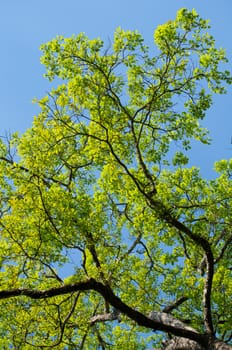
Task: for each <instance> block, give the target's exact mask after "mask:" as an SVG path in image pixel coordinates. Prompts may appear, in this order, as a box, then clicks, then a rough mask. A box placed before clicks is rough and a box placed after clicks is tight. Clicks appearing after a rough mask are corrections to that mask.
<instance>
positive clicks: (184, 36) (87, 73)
mask: <svg viewBox="0 0 232 350" xmlns="http://www.w3.org/2000/svg"><path fill="white" fill-rule="evenodd" d="M209 28H210V27H209V23H208V21H206V20H204V19H202V18H201V17H200V16H199V15H198V14H197V13H196V11H195V10H192V11H189V10H187V9H181V10H179V11H178V12H177V16H176V18H175V20H172V21H168V22H167V23H165V24H163V25H160V26H158V27H157V29H156V30H155V32H154V47H147V46H146V45H145V43H144V40H143V38H142V36H141V35H140V34H139V33H138V32H137V31H124V30H123V29H121V28H118V29H117V30H116V31H115V34H114V39H113V40H112V43H111V44H110V45H109V44H107V45H105V44H104V43H103V41H102V40H101V39H99V38H97V39H94V40H92V39H89V38H88V37H87V36H86V35H85V34H84V33H81V34H79V35H76V36H72V37H71V38H64V37H61V36H59V37H56V38H55V39H53V40H52V41H50V42H48V43H46V44H44V45H42V46H41V49H42V51H43V55H42V58H41V62H42V63H43V64H44V65H45V67H46V76H47V78H48V79H49V80H51V81H53V86H56V87H53V88H52V89H51V91H50V92H49V93H48V94H47V95H46V96H45V97H44V98H42V99H40V100H38V101H37V102H38V103H39V105H40V108H41V111H40V113H39V114H38V115H37V116H36V117H35V118H34V121H33V124H32V126H31V127H30V128H29V129H28V130H27V131H26V132H25V133H24V134H23V135H19V134H17V133H15V134H13V135H11V137H10V138H7V139H2V141H1V144H0V200H1V208H0V227H1V239H0V244H1V256H0V262H1V265H0V266H1V269H0V281H1V287H0V303H1V314H0V347H1V349H25V350H26V349H33V348H35V349H46V348H55V349H63V350H65V349H67V350H68V349H69V350H71V349H90V350H91V349H93V350H95V349H136V350H137V349H151V348H153V349H158V348H161V347H163V348H165V349H186V348H188V349H191V348H192V349H214V348H215V349H231V348H232V347H231V345H230V344H231V341H232V333H231V324H232V315H231V310H232V298H231V295H232V279H231V270H232V264H231V242H232V230H231V227H232V217H231V204H232V185H231V176H232V159H231V160H221V161H218V162H217V163H216V164H215V170H216V172H217V174H218V175H217V177H215V178H214V179H211V180H207V179H204V178H202V176H201V173H200V170H199V169H198V168H197V167H189V166H188V150H189V149H190V147H191V141H192V140H198V141H199V142H202V143H203V144H208V143H209V142H210V138H209V135H208V131H207V130H206V129H204V128H203V126H202V120H203V118H204V117H205V114H206V112H207V110H208V109H209V108H210V107H211V105H212V102H213V99H212V97H213V94H223V93H225V92H226V85H227V84H231V83H232V79H231V76H230V73H229V72H228V71H227V70H224V68H223V67H224V64H225V63H227V58H226V55H225V51H224V50H223V49H218V48H216V46H215V41H214V38H213V37H212V36H211V35H210V34H209ZM162 344H163V345H162Z"/></svg>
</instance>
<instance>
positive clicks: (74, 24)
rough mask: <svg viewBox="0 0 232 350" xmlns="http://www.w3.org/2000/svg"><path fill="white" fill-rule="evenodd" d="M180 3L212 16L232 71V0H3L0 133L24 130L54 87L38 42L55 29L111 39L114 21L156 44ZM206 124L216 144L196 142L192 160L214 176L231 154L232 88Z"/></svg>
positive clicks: (219, 99) (0, 16)
mask: <svg viewBox="0 0 232 350" xmlns="http://www.w3.org/2000/svg"><path fill="white" fill-rule="evenodd" d="M181 7H187V8H190V9H191V8H195V9H196V10H197V11H198V12H199V13H200V15H201V16H202V17H204V18H207V19H210V21H211V26H212V32H211V33H212V34H213V35H214V36H215V38H216V42H217V44H218V46H220V47H224V48H226V49H227V54H228V57H229V59H230V65H229V67H228V68H229V69H230V70H231V71H232V40H231V33H232V19H231V13H232V1H231V0H220V1H218V0H210V1H206V0H205V1H202V0H143V1H142V0H117V1H110V0H82V1H79V0H65V1H63V0H39V1H38V0H37V1H36V0H2V1H1V4H0V32H1V54H0V76H1V84H0V122H1V123H0V135H3V134H4V132H5V131H11V132H13V131H20V132H23V131H24V130H25V129H26V128H28V127H30V125H31V122H32V119H33V116H34V115H35V114H36V113H38V108H37V107H36V105H33V104H32V103H31V101H32V99H33V98H34V97H42V96H43V95H45V94H46V92H47V91H49V90H50V87H51V86H50V84H49V82H48V81H47V80H46V79H44V78H43V73H44V69H43V66H42V65H41V64H40V61H39V59H40V51H39V46H40V45H41V44H42V43H44V42H47V41H49V40H50V39H52V38H53V37H55V36H56V35H64V36H70V35H72V34H77V33H79V32H85V33H86V34H87V35H88V36H90V37H91V38H92V37H98V36H101V37H102V38H103V39H105V40H108V39H109V38H112V36H113V32H114V30H115V28H116V27H118V26H121V27H122V28H123V29H138V30H139V31H140V32H141V33H142V34H143V36H144V38H145V41H146V43H147V44H149V45H152V44H153V31H154V29H155V27H156V26H157V25H158V24H161V23H163V22H166V21H167V20H169V19H172V18H174V17H175V14H176V11H177V10H178V9H179V8H181ZM214 101H215V103H214V106H213V108H211V110H210V111H209V112H208V116H207V119H206V122H205V124H206V126H207V127H208V128H209V129H210V131H211V136H212V138H213V142H212V145H211V146H209V147H207V146H201V145H196V146H194V149H193V151H192V153H191V164H193V165H197V166H201V168H202V172H203V174H204V175H206V176H212V167H213V162H214V160H218V159H221V158H230V157H231V155H232V149H231V150H229V149H228V148H229V147H230V146H231V148H232V145H230V138H231V136H232V115H231V110H232V89H230V91H229V94H228V95H226V96H219V97H216V98H215V99H214Z"/></svg>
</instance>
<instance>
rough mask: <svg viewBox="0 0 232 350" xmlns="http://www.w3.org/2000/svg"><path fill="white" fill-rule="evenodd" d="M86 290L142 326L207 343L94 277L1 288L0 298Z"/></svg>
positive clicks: (56, 294) (45, 297) (202, 335)
mask: <svg viewBox="0 0 232 350" xmlns="http://www.w3.org/2000/svg"><path fill="white" fill-rule="evenodd" d="M88 290H93V291H96V292H98V293H99V294H101V295H102V296H103V298H104V299H105V300H107V301H108V302H109V304H110V305H111V306H113V307H114V308H115V309H117V310H118V311H119V312H121V313H122V314H125V315H126V316H127V317H129V318H130V319H131V320H133V321H135V322H136V323H137V324H138V325H140V326H142V327H146V328H150V329H153V330H154V331H163V332H168V333H171V334H173V335H175V336H177V337H184V338H188V339H191V340H195V341H197V342H198V343H199V344H202V345H206V344H207V338H206V336H205V335H204V334H199V333H197V332H196V331H194V330H190V329H183V328H181V327H178V326H173V325H170V324H165V323H164V322H163V321H162V320H152V319H151V318H150V317H147V316H145V315H144V314H142V313H141V312H139V311H137V310H134V309H133V308H131V307H130V306H128V305H127V304H125V303H124V302H123V301H122V300H121V299H120V298H119V297H117V296H116V295H115V294H114V293H113V291H112V289H111V288H110V287H109V286H105V285H104V284H102V283H101V282H98V281H96V280H95V279H94V278H90V279H88V280H86V281H81V282H77V283H72V284H67V285H64V286H61V287H56V288H51V289H47V290H35V289H34V290H33V289H27V288H17V289H10V290H2V291H0V299H6V298H12V297H18V296H27V297H29V298H32V299H47V298H51V297H55V296H58V295H65V294H68V293H73V292H77V291H88Z"/></svg>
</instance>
